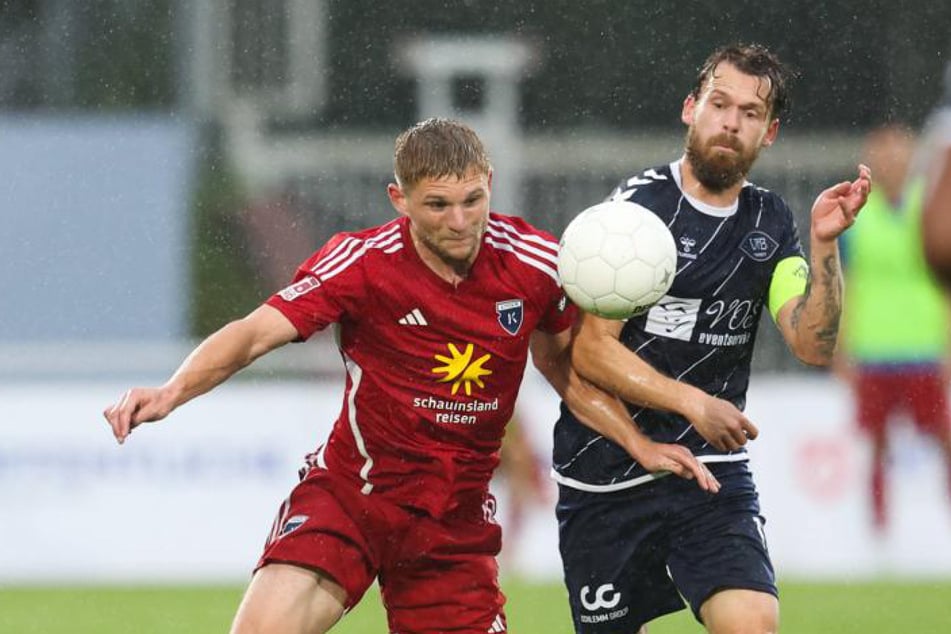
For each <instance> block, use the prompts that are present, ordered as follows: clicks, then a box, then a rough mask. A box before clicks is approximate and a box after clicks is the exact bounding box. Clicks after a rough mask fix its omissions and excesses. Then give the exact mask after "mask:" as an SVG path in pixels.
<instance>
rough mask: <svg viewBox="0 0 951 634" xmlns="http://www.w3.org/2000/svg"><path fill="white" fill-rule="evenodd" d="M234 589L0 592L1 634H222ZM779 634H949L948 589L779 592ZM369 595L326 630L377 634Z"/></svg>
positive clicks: (558, 596) (548, 625) (559, 607)
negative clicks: (338, 622)
mask: <svg viewBox="0 0 951 634" xmlns="http://www.w3.org/2000/svg"><path fill="white" fill-rule="evenodd" d="M505 591H506V593H507V594H508V596H509V603H508V606H507V613H508V619H509V629H510V631H512V632H513V633H514V634H535V633H538V634H541V633H545V634H561V633H565V634H569V633H570V632H571V631H572V629H571V625H570V621H569V618H568V608H567V596H566V594H565V590H564V589H563V588H562V587H561V586H560V585H555V584H551V585H536V584H526V583H518V582H515V581H509V582H507V583H506V584H505ZM241 593H242V589H241V588H237V587H220V588H219V587H133V588H125V589H122V588H115V587H74V588H46V587H37V588H9V587H7V588H5V587H0V632H3V633H4V634H34V633H35V634H41V633H42V634H67V633H69V634H118V633H120V632H122V633H125V632H135V633H136V634H171V633H175V634H189V633H192V632H195V633H199V632H201V633H205V632H227V630H228V626H229V624H230V622H231V616H232V614H233V613H234V610H235V608H236V607H237V604H238V601H240V599H241ZM781 601H782V631H783V632H785V633H793V634H795V633H807V634H878V633H882V634H884V633H886V632H887V633H889V634H892V633H894V632H908V633H913V634H947V633H948V632H951V581H941V582H925V581H922V582H914V583H912V582H902V583H897V582H875V583H850V584H844V583H843V584H819V583H791V582H790V583H785V584H783V585H782V587H781ZM385 631H386V626H385V619H384V617H383V611H382V609H381V608H380V601H379V596H378V595H377V593H376V592H375V591H371V592H369V593H367V596H366V597H365V598H364V600H363V602H362V603H361V604H360V605H359V606H357V608H356V609H355V610H354V611H353V612H352V613H351V614H349V615H347V616H346V617H344V620H343V621H342V622H341V623H340V624H339V625H338V626H337V628H336V629H335V630H334V632H335V633H337V632H339V633H341V634H358V633H359V634H367V633H371V632H385ZM650 631H651V634H682V633H684V634H685V633H687V632H694V633H696V632H702V631H703V630H702V629H701V628H700V626H699V625H698V624H697V623H695V622H694V620H693V617H692V616H691V615H690V614H689V613H688V612H686V611H683V612H680V613H678V614H675V615H671V616H667V617H665V618H662V619H659V620H658V621H655V622H654V623H652V624H651V627H650Z"/></svg>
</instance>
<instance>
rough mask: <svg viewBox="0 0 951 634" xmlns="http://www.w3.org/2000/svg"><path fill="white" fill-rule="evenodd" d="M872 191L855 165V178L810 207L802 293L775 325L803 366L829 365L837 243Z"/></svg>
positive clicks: (838, 300)
mask: <svg viewBox="0 0 951 634" xmlns="http://www.w3.org/2000/svg"><path fill="white" fill-rule="evenodd" d="M871 189H872V175H871V172H870V171H869V169H868V168H867V167H866V166H864V165H860V166H859V175H858V178H856V179H855V180H854V181H851V182H849V181H845V182H842V183H839V184H838V185H834V186H832V187H830V188H829V189H827V190H825V191H824V192H822V193H821V194H819V197H818V198H816V202H815V203H814V204H813V206H812V221H811V226H810V252H811V255H810V272H809V282H808V284H807V285H806V292H805V294H803V295H800V296H798V297H794V298H793V299H790V300H789V301H788V302H786V304H785V305H784V306H783V307H782V308H781V309H780V310H779V313H778V314H777V320H776V321H777V324H778V326H779V330H780V332H782V334H783V338H784V339H785V340H786V343H787V344H788V345H789V348H790V349H791V350H792V351H793V353H794V354H795V355H796V357H798V358H799V359H800V360H801V361H802V362H803V363H808V364H810V365H829V364H830V363H831V362H832V358H833V355H834V353H835V346H836V342H837V340H838V336H839V317H840V315H841V314H842V266H841V263H840V261H839V245H838V240H837V238H838V237H839V236H840V235H842V233H843V232H844V231H845V230H846V229H848V228H849V227H851V226H852V223H854V222H855V217H856V216H857V215H858V213H859V211H860V210H861V209H862V207H863V206H864V205H865V201H866V200H867V199H868V194H869V192H870V191H871Z"/></svg>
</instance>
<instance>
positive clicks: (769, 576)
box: [668, 479, 779, 632]
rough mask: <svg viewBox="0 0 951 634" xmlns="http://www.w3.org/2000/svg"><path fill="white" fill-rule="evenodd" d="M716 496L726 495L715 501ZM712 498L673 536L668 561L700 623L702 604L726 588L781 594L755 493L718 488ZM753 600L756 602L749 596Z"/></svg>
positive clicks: (674, 577)
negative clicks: (698, 513)
mask: <svg viewBox="0 0 951 634" xmlns="http://www.w3.org/2000/svg"><path fill="white" fill-rule="evenodd" d="M722 482H723V479H721V483H722ZM720 495H724V498H723V499H717V498H719V496H720ZM714 499H715V501H714V502H712V503H711V504H710V505H709V506H708V507H707V508H706V509H704V510H703V512H702V513H701V514H700V515H699V516H696V517H693V518H692V521H690V522H685V523H683V524H682V526H684V527H685V528H684V529H683V530H680V531H678V532H677V534H676V535H674V536H673V537H672V540H671V555H670V558H669V559H668V565H669V569H670V574H671V576H672V578H673V580H674V583H675V584H676V585H677V588H678V589H679V590H680V593H681V594H682V595H683V597H684V598H685V599H686V600H687V602H688V603H689V604H690V607H691V609H692V610H693V613H694V615H695V616H696V618H697V619H698V620H700V621H701V622H704V623H705V621H704V620H703V617H702V612H701V610H702V607H703V606H705V605H706V604H707V602H708V601H709V600H711V598H712V597H714V596H715V595H717V594H719V593H722V592H724V591H730V590H745V591H750V592H751V593H752V595H753V596H758V595H764V597H763V598H764V599H765V596H772V597H776V596H778V595H779V591H778V589H777V587H776V575H775V572H774V570H773V564H772V561H771V560H770V557H769V551H768V549H767V546H766V533H765V530H764V526H765V520H764V519H763V518H762V517H761V516H760V515H759V512H758V511H759V505H758V501H757V499H756V495H755V493H752V492H740V493H739V494H734V493H731V492H727V493H726V494H724V490H723V489H721V491H720V493H719V494H718V495H717V496H716V497H715V498H714ZM727 596H728V597H729V596H733V595H727ZM737 596H745V594H743V593H741V594H740V595H737ZM721 598H722V597H721ZM751 604H752V605H754V606H755V605H759V604H758V603H757V602H755V601H752V600H751ZM769 604H771V602H768V601H767V602H765V603H764V604H763V605H769ZM731 605H732V604H731ZM756 613H757V614H759V611H758V610H757V612H756ZM739 631H743V632H745V631H747V630H739ZM765 631H770V630H765Z"/></svg>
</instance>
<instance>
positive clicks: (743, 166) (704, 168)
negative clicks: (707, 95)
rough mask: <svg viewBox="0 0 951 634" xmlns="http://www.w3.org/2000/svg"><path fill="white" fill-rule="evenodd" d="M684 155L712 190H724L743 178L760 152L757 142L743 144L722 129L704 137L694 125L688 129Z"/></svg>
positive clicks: (696, 173)
mask: <svg viewBox="0 0 951 634" xmlns="http://www.w3.org/2000/svg"><path fill="white" fill-rule="evenodd" d="M686 150H687V152H686V155H687V161H688V162H689V163H690V167H691V168H692V169H693V173H694V175H695V176H696V177H697V180H699V181H700V184H702V185H703V186H704V187H705V188H706V189H708V190H709V191H711V192H714V193H720V192H723V191H726V190H727V189H729V188H730V187H732V186H734V185H736V184H737V183H739V182H741V181H742V180H743V179H745V178H746V175H747V174H749V172H750V169H751V168H752V167H753V163H754V162H755V161H756V158H757V157H758V156H759V151H760V146H759V145H753V146H751V147H747V146H744V144H743V142H742V141H741V140H740V139H739V138H738V137H737V136H733V135H730V134H727V133H725V132H721V133H720V134H715V135H713V136H711V137H709V138H708V139H706V140H704V139H702V138H701V137H700V133H699V132H698V130H697V127H696V126H693V125H692V126H690V127H689V128H688V130H687V142H686Z"/></svg>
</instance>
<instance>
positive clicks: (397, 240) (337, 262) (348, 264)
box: [305, 217, 405, 277]
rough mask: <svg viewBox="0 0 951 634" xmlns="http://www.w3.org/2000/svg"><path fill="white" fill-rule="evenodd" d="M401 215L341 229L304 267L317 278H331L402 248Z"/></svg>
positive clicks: (403, 221) (402, 220)
mask: <svg viewBox="0 0 951 634" xmlns="http://www.w3.org/2000/svg"><path fill="white" fill-rule="evenodd" d="M404 223H405V218H402V217H400V218H396V219H394V220H391V221H390V222H387V223H385V224H382V225H378V226H376V227H368V228H366V229H359V230H356V231H341V232H339V233H336V234H334V235H333V236H331V237H330V239H329V240H327V242H326V243H325V244H324V246H323V247H321V248H320V249H319V250H318V251H316V252H315V253H314V254H313V255H311V257H310V258H309V259H308V260H307V262H306V263H305V266H306V267H307V268H309V269H310V270H311V271H313V272H314V273H316V274H318V275H320V276H321V277H332V276H333V275H336V274H338V273H341V272H343V271H345V270H348V269H352V268H354V267H355V266H358V265H362V264H367V263H368V262H371V261H373V260H375V259H378V258H381V257H382V258H384V259H385V258H387V257H390V256H392V255H393V254H395V253H398V252H400V251H402V249H403V244H404V241H403V235H404V231H403V224H404Z"/></svg>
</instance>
